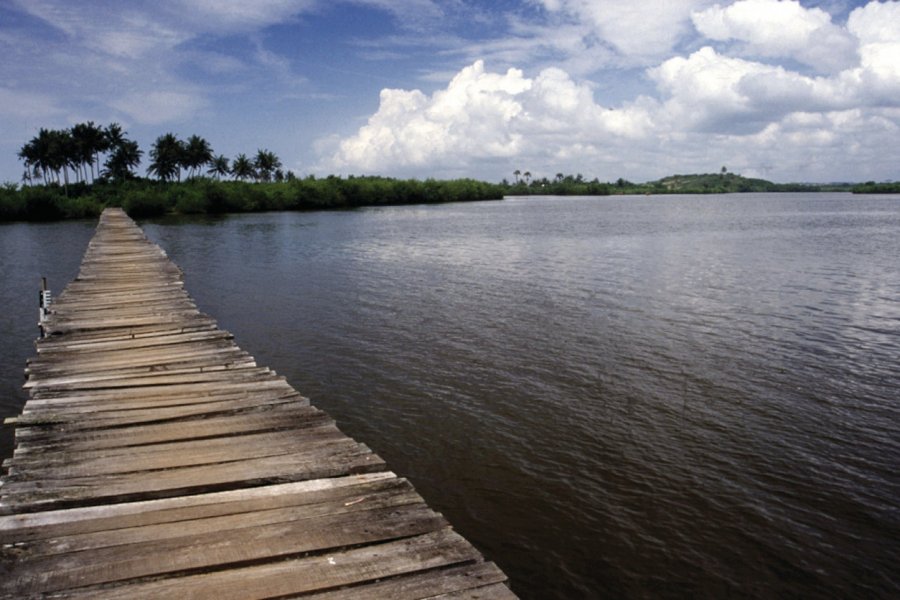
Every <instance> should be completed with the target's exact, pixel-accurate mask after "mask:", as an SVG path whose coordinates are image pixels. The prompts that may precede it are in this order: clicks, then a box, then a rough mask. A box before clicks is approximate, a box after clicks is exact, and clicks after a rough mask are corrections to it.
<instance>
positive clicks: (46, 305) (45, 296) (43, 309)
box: [38, 277, 52, 337]
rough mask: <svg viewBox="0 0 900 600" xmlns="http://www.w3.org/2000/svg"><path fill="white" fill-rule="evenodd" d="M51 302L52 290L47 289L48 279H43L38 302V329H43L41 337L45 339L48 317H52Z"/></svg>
mask: <svg viewBox="0 0 900 600" xmlns="http://www.w3.org/2000/svg"><path fill="white" fill-rule="evenodd" d="M51 301H52V298H51V296H50V290H49V289H47V278H46V277H41V293H40V298H39V300H38V307H39V308H38V311H39V313H38V316H39V318H38V327H40V329H41V337H44V323H46V322H47V317H49V316H50V302H51Z"/></svg>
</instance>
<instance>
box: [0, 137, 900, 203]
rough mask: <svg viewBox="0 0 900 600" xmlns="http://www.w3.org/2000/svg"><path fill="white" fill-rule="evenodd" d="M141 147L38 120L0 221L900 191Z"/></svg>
mask: <svg viewBox="0 0 900 600" xmlns="http://www.w3.org/2000/svg"><path fill="white" fill-rule="evenodd" d="M148 154H149V157H150V164H149V166H148V167H147V173H148V175H152V176H153V177H154V179H150V178H145V177H141V176H139V175H138V174H137V173H136V169H137V168H138V166H139V165H140V163H141V156H142V155H143V151H142V150H141V149H140V148H139V147H138V144H137V142H135V141H133V140H130V139H128V138H127V132H125V131H124V130H123V129H122V127H121V126H120V125H118V124H117V123H112V124H110V125H108V126H106V127H100V126H97V125H95V124H94V123H93V122H91V121H89V122H87V123H79V124H76V125H74V126H72V127H71V128H70V129H63V130H58V129H56V130H54V129H41V130H40V131H39V133H38V135H37V136H35V137H34V138H32V139H31V140H29V141H28V142H27V143H26V144H24V145H23V146H22V148H21V149H20V151H19V152H18V157H19V159H20V160H21V161H22V162H23V163H24V166H25V170H24V173H23V176H22V185H21V186H19V185H17V184H14V183H7V184H5V185H3V186H2V187H0V221H19V220H27V221H36V220H57V219H72V218H90V217H96V216H97V215H99V214H100V212H101V211H102V210H103V208H105V207H108V206H121V207H123V208H124V209H125V210H126V211H127V212H128V213H129V214H130V215H131V216H133V217H149V216H160V215H163V214H167V213H181V214H205V213H228V212H255V211H272V210H321V209H334V208H337V209H340V208H356V207H362V206H380V205H400V204H431V203H438V202H465V201H475V200H499V199H502V198H503V197H504V196H509V195H556V196H575V195H577V196H605V195H610V194H721V193H742V192H816V191H854V192H858V193H900V183H875V182H867V183H865V184H860V185H856V186H854V185H853V184H833V185H812V184H776V183H772V182H770V181H766V180H763V179H752V178H746V177H742V176H740V175H736V174H734V173H729V172H728V171H727V169H726V168H725V167H722V169H721V171H720V172H717V173H712V174H699V175H673V176H670V177H665V178H663V179H660V180H658V181H652V182H647V183H632V182H630V181H627V180H625V179H622V178H620V179H618V180H616V181H615V182H601V181H599V180H598V179H597V178H594V179H592V180H590V181H588V180H586V179H585V178H584V176H582V175H581V174H577V175H566V174H563V173H557V174H556V176H555V177H554V178H553V179H548V178H546V177H543V178H535V177H532V175H531V173H530V172H528V171H525V172H524V173H523V172H522V171H520V170H518V169H517V170H515V171H514V172H513V176H514V181H513V182H510V181H509V180H507V179H504V180H503V181H502V182H501V183H499V184H494V183H487V182H483V181H477V180H474V179H455V180H435V179H426V180H424V181H422V180H417V179H394V178H389V177H378V176H363V177H354V176H349V177H347V178H343V177H336V176H333V175H332V176H328V177H325V178H316V177H314V176H308V177H304V178H298V177H296V176H295V175H294V173H293V172H291V171H289V170H288V171H284V170H283V169H282V164H281V160H280V159H279V158H278V156H276V155H275V153H273V152H270V151H268V150H265V149H259V150H257V152H256V154H255V155H253V156H252V157H248V156H247V155H246V154H243V153H242V154H238V155H237V156H236V157H235V158H234V159H228V158H227V157H225V156H224V155H216V154H214V153H213V150H212V148H211V146H210V144H209V142H207V141H206V140H205V139H203V138H202V137H200V136H197V135H192V136H190V137H189V138H188V139H187V140H180V139H178V137H177V136H176V135H174V134H172V133H166V134H163V135H161V136H159V137H158V138H157V139H156V141H155V142H154V143H153V144H152V146H151V149H150V152H149V153H148ZM182 175H184V177H185V180H184V181H182Z"/></svg>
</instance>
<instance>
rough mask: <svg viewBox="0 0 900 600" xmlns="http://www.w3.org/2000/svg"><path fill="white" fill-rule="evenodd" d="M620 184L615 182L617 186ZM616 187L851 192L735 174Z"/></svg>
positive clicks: (715, 191)
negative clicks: (775, 181)
mask: <svg viewBox="0 0 900 600" xmlns="http://www.w3.org/2000/svg"><path fill="white" fill-rule="evenodd" d="M618 183H619V182H617V184H618ZM625 184H626V185H616V187H617V188H618V189H617V190H616V191H615V193H626V194H634V193H649V194H730V193H746V192H821V191H850V187H851V186H850V185H849V184H828V185H819V184H808V183H774V182H771V181H767V180H765V179H756V178H752V177H743V176H741V175H736V174H734V173H701V174H693V175H670V176H668V177H663V178H662V179H659V180H657V181H648V182H647V183H641V184H631V183H629V182H625Z"/></svg>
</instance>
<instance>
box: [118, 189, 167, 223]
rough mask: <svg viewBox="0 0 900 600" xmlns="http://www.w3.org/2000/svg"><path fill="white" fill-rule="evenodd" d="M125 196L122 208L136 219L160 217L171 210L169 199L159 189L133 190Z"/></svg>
mask: <svg viewBox="0 0 900 600" xmlns="http://www.w3.org/2000/svg"><path fill="white" fill-rule="evenodd" d="M124 196H125V197H124V200H123V202H122V208H124V209H125V212H126V213H128V215H129V216H130V217H132V218H134V219H139V218H143V217H158V216H160V215H164V214H166V212H168V210H169V203H168V199H167V198H166V196H165V194H164V193H162V192H161V191H160V190H158V189H154V188H147V189H142V190H132V191H129V192H128V193H127V194H125V195H124Z"/></svg>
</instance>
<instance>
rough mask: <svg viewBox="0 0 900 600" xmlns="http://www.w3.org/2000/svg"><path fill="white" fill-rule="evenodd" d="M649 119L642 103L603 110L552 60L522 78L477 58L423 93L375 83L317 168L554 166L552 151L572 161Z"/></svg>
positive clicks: (604, 150)
mask: <svg viewBox="0 0 900 600" xmlns="http://www.w3.org/2000/svg"><path fill="white" fill-rule="evenodd" d="M650 127H651V123H650V116H649V113H648V109H647V107H646V106H642V105H641V104H640V103H635V104H634V105H632V106H629V107H625V108H622V109H619V110H609V109H606V108H604V107H602V106H600V105H599V104H597V103H596V102H595V101H594V98H593V93H592V90H591V89H590V87H589V86H587V85H586V84H584V83H578V82H576V81H574V80H572V78H571V77H570V76H569V75H568V74H567V73H566V72H564V71H562V70H560V69H556V68H550V69H545V70H543V71H541V72H540V73H539V74H538V75H537V76H536V77H534V78H527V77H525V75H524V73H523V72H522V71H520V70H518V69H509V70H508V71H506V72H505V73H502V74H501V73H491V72H489V71H486V70H485V68H484V64H483V63H482V62H481V61H477V62H475V63H474V64H472V65H470V66H468V67H466V68H464V69H463V70H462V71H460V72H459V73H458V74H457V75H456V76H455V77H454V78H453V80H452V81H450V83H449V84H448V86H447V87H446V88H445V89H442V90H439V91H437V92H435V93H434V94H432V95H431V96H427V95H426V94H424V93H423V92H421V91H420V90H409V91H407V90H389V89H386V90H383V91H382V92H381V103H380V106H379V108H378V111H377V112H376V113H375V114H374V115H373V116H372V117H371V118H370V119H369V121H368V123H367V124H366V125H365V126H363V127H362V128H360V130H359V131H358V132H357V133H356V134H355V135H353V136H351V137H349V138H346V139H344V140H342V141H341V142H340V143H339V144H338V146H337V150H336V151H334V152H333V153H332V154H331V155H330V156H327V157H325V159H324V161H323V164H322V165H321V169H323V170H329V169H336V170H338V171H341V172H344V173H352V172H359V171H362V172H394V173H398V172H408V171H410V170H415V169H416V168H419V167H427V168H431V169H442V170H445V171H453V170H466V169H469V170H472V169H478V168H479V165H480V163H482V162H483V161H488V162H491V163H492V164H496V163H503V162H509V161H514V160H515V161H525V162H531V163H532V164H533V165H534V167H533V168H535V169H536V168H538V166H541V167H543V168H555V167H551V166H550V165H552V164H555V163H556V162H558V161H560V160H567V161H569V162H570V163H573V164H575V163H578V164H581V163H586V162H587V161H589V160H591V159H592V157H593V158H597V157H599V156H604V155H607V154H609V152H610V149H611V146H610V147H608V146H607V145H608V144H609V143H610V141H611V140H612V139H613V138H617V139H619V140H626V139H628V140H635V139H639V138H640V137H642V136H644V135H646V133H647V131H648V130H649V128H650ZM323 147H324V146H323ZM327 147H328V148H329V149H331V148H333V147H334V146H333V145H328V146H327ZM554 173H555V171H554Z"/></svg>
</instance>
